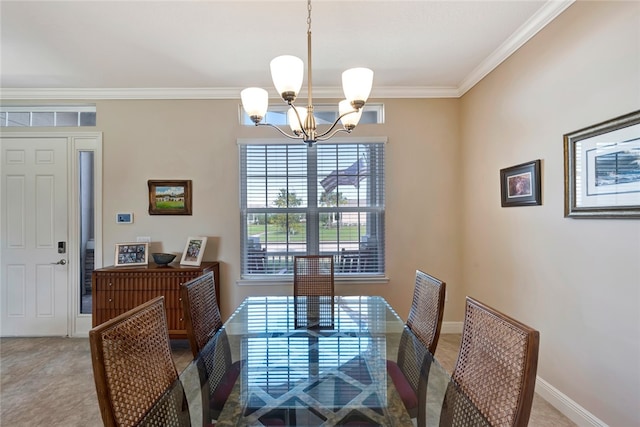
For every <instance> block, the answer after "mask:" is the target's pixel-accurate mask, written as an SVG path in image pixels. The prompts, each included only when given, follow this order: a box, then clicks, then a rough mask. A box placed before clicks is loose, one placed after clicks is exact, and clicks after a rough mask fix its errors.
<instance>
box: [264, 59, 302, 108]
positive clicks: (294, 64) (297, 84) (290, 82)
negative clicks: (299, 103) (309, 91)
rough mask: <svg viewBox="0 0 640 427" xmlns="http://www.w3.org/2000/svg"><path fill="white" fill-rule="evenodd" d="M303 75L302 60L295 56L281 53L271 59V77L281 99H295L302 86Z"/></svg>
mask: <svg viewBox="0 0 640 427" xmlns="http://www.w3.org/2000/svg"><path fill="white" fill-rule="evenodd" d="M303 76H304V62H302V59H300V58H298V57H297V56H291V55H282V56H278V57H277V58H274V59H273V60H272V61H271V79H272V80H273V85H274V86H275V87H276V90H277V91H278V94H279V95H280V96H281V97H282V99H285V100H288V99H289V98H291V97H292V99H291V101H294V100H295V99H296V97H297V96H298V94H299V93H300V88H301V87H302V78H303Z"/></svg>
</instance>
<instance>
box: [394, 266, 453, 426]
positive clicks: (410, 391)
mask: <svg viewBox="0 0 640 427" xmlns="http://www.w3.org/2000/svg"><path fill="white" fill-rule="evenodd" d="M445 289H446V283H445V282H443V281H442V280H439V279H437V278H435V277H433V276H430V275H429V274H427V273H425V272H423V271H420V270H416V281H415V287H414V290H413V300H412V302H411V309H410V310H409V317H408V318H407V322H406V328H405V331H404V332H403V334H402V336H401V339H400V345H399V347H398V360H397V362H394V361H391V360H388V361H387V372H388V374H389V376H390V377H391V379H392V380H393V383H394V385H395V387H396V390H397V391H398V393H399V394H400V398H401V399H402V402H403V403H404V406H405V408H406V409H407V412H408V413H409V415H410V416H411V418H417V425H418V426H419V427H421V426H425V425H426V414H425V412H424V410H425V405H424V396H426V386H427V384H426V377H427V375H428V371H429V367H430V366H431V365H430V363H431V359H432V357H433V355H434V354H435V352H436V346H437V345H438V338H439V337H440V329H441V327H442V316H443V313H444V296H445ZM407 330H408V331H411V332H410V333H408V331H407ZM416 340H419V341H420V343H421V344H422V345H417V344H416Z"/></svg>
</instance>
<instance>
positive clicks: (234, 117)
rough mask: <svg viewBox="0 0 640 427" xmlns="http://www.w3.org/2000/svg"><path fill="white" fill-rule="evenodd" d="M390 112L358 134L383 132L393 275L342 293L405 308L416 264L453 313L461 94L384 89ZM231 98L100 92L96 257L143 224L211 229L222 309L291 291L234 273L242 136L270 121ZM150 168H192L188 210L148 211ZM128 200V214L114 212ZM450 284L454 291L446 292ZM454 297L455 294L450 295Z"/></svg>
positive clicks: (174, 234)
mask: <svg viewBox="0 0 640 427" xmlns="http://www.w3.org/2000/svg"><path fill="white" fill-rule="evenodd" d="M384 102H385V114H386V123H387V124H385V125H383V126H366V125H363V126H360V127H359V128H358V129H356V132H355V135H356V136H358V137H361V136H386V137H388V141H389V142H388V144H387V163H386V176H387V180H386V182H387V187H386V190H387V211H386V212H387V216H386V227H387V239H388V240H387V242H388V246H387V253H386V256H387V262H386V266H387V271H388V277H389V283H387V284H377V285H338V286H337V292H338V293H339V294H377V295H383V296H384V297H385V298H387V300H388V301H389V302H390V303H391V304H392V305H393V306H394V307H395V308H396V310H397V311H398V313H399V314H400V315H401V316H402V317H403V318H405V317H406V315H407V313H408V310H409V306H410V304H411V294H412V292H413V284H414V276H415V270H416V269H417V268H420V269H424V270H426V271H428V272H430V273H432V274H434V275H437V276H438V277H441V278H442V279H443V280H446V281H447V282H448V283H449V289H450V295H451V303H450V304H449V305H448V307H447V312H448V313H450V314H449V316H450V317H455V318H457V319H460V317H461V310H462V305H461V303H460V301H462V297H463V292H462V290H461V283H460V279H461V269H460V265H461V264H460V263H461V259H460V233H459V228H458V226H457V224H458V223H459V220H460V218H459V212H460V203H461V198H460V193H459V191H460V178H459V169H458V168H457V166H456V165H458V164H459V156H460V153H459V145H458V141H459V139H460V138H459V135H458V123H459V117H458V106H459V101H458V100H403V101H398V100H385V101H384ZM238 106H239V101H238V100H231V101H222V100H211V101H193V100H192V101H157V100H154V101H130V100H129V101H125V100H118V101H98V102H97V110H98V126H97V127H98V129H99V130H101V131H103V138H104V141H103V143H104V154H103V155H104V205H103V215H104V232H103V238H104V240H103V249H104V258H103V262H104V265H112V264H113V248H114V245H115V244H116V243H118V242H126V241H131V240H133V241H135V239H136V236H151V238H152V241H153V243H152V246H151V250H152V251H153V252H155V251H165V252H174V253H181V252H182V250H183V248H184V244H185V242H186V239H187V237H189V236H197V235H204V236H208V237H209V240H208V243H207V248H206V251H205V256H204V259H205V260H218V261H220V262H221V264H222V265H221V282H222V283H221V289H222V291H221V302H222V311H223V315H224V316H225V317H226V316H228V315H229V314H230V313H231V312H232V311H233V310H234V309H235V307H237V306H238V304H240V302H241V301H242V299H243V298H244V297H246V296H248V295H263V294H291V293H292V288H291V284H290V283H289V284H284V285H282V286H273V285H271V286H246V285H242V286H240V285H237V284H236V281H237V280H238V279H239V278H240V237H239V234H240V214H239V208H238V206H239V201H238V197H239V196H238V193H239V189H238V179H239V178H238V147H237V144H236V140H237V138H239V137H243V138H255V137H266V138H274V137H276V136H277V133H276V132H274V131H273V130H271V129H264V128H260V129H257V128H255V127H244V128H243V127H242V126H240V125H238ZM148 179H191V180H193V215H192V216H158V215H154V216H150V215H149V214H148V213H147V204H148V199H147V180H148ZM130 211H131V212H134V218H135V222H134V223H133V224H130V225H119V224H116V223H115V220H114V218H115V215H116V213H117V212H130ZM454 296H457V297H456V298H454ZM454 300H455V301H454Z"/></svg>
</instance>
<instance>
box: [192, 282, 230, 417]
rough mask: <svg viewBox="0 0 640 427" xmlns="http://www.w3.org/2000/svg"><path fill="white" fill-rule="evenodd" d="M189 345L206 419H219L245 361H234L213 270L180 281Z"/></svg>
mask: <svg viewBox="0 0 640 427" xmlns="http://www.w3.org/2000/svg"><path fill="white" fill-rule="evenodd" d="M180 295H181V299H182V308H183V311H184V319H185V327H186V330H187V337H188V338H189V345H190V347H191V352H192V353H193V357H194V359H196V361H197V363H198V371H199V376H200V383H201V386H203V387H202V388H201V389H202V391H203V401H205V402H206V401H208V402H209V405H202V409H203V417H205V418H203V419H207V418H206V417H208V418H209V419H216V418H217V417H218V415H219V414H220V412H221V411H222V407H223V406H224V404H225V402H226V401H227V398H228V397H229V394H230V393H231V389H232V388H233V385H234V384H235V383H236V380H237V378H238V375H239V374H240V368H241V363H240V362H239V361H238V362H235V363H234V362H233V360H232V357H231V349H230V347H229V339H228V338H227V335H226V332H225V331H224V330H221V329H222V325H223V323H222V318H221V316H220V308H219V307H218V301H217V299H216V291H215V283H214V278H213V272H208V273H205V274H203V275H201V276H199V277H196V278H195V279H192V280H190V281H188V282H185V283H183V284H182V285H180Z"/></svg>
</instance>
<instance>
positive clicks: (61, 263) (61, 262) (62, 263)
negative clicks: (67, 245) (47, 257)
mask: <svg viewBox="0 0 640 427" xmlns="http://www.w3.org/2000/svg"><path fill="white" fill-rule="evenodd" d="M66 263H67V260H66V259H61V260H60V261H58V262H52V263H51V264H56V265H65V264H66Z"/></svg>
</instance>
